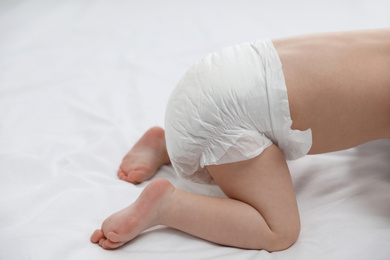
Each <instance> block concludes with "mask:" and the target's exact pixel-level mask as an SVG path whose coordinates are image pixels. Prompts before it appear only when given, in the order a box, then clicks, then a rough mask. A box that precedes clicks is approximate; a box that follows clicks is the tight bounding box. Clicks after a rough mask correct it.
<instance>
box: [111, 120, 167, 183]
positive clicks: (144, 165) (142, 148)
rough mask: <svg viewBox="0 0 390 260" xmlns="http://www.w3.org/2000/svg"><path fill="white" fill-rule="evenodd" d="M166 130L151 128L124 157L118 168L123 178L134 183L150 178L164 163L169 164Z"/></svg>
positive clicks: (120, 176)
mask: <svg viewBox="0 0 390 260" xmlns="http://www.w3.org/2000/svg"><path fill="white" fill-rule="evenodd" d="M169 163H170V160H169V157H168V153H167V149H166V146H165V136H164V130H163V129H162V128H160V127H153V128H151V129H149V130H148V131H147V132H146V133H145V134H144V135H143V136H142V138H141V139H140V140H139V141H138V142H137V143H136V144H135V145H134V146H133V148H131V150H130V151H129V152H128V153H127V154H126V156H125V157H124V158H123V161H122V163H121V165H120V167H119V170H118V177H119V178H120V179H121V180H124V181H128V182H131V183H134V184H137V183H141V182H143V181H146V180H149V179H150V178H152V177H153V176H154V174H155V173H156V172H157V170H158V169H159V168H160V167H161V166H162V165H164V164H169Z"/></svg>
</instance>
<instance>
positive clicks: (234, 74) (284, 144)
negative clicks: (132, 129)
mask: <svg viewBox="0 0 390 260" xmlns="http://www.w3.org/2000/svg"><path fill="white" fill-rule="evenodd" d="M165 122H166V123H165V137H166V142H167V150H168V154H169V157H170V159H171V163H172V165H173V167H174V168H175V170H176V172H177V173H179V174H180V175H182V176H183V177H186V178H189V179H191V180H194V181H199V182H212V178H211V176H210V175H209V174H208V173H207V169H206V168H205V166H206V165H216V164H225V163H231V162H237V161H243V160H248V159H251V158H253V157H256V156H258V155H259V154H260V153H261V152H262V151H263V150H264V149H266V148H267V147H269V146H270V145H271V144H272V143H274V144H276V145H277V146H278V147H279V149H281V151H282V152H283V154H284V156H285V158H286V159H287V160H293V159H297V158H300V157H302V156H304V155H306V154H307V153H308V152H309V150H310V147H311V143H312V140H311V131H310V129H308V130H306V131H299V130H292V129H291V124H292V121H291V117H290V110H289V103H288V98H287V89H286V85H285V80H284V76H283V71H282V64H281V62H280V59H279V56H278V54H277V52H276V50H275V48H274V46H273V44H272V41H271V40H262V41H257V42H253V43H244V44H240V45H237V46H233V47H228V48H225V49H222V50H220V51H218V52H216V53H212V54H209V55H207V56H206V57H204V58H203V59H202V60H201V61H200V62H199V63H197V64H195V65H194V66H192V67H191V68H190V69H189V70H188V72H187V73H186V74H185V75H184V76H183V78H182V79H181V80H180V82H179V83H178V85H177V87H176V89H175V90H174V91H173V93H172V95H171V99H170V101H169V103H168V107H167V110H166V118H165Z"/></svg>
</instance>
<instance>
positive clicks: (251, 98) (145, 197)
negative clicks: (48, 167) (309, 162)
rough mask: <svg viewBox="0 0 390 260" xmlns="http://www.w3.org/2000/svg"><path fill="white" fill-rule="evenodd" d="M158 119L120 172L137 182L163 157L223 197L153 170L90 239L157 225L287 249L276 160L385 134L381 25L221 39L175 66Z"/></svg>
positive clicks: (290, 227)
mask: <svg viewBox="0 0 390 260" xmlns="http://www.w3.org/2000/svg"><path fill="white" fill-rule="evenodd" d="M282 66H283V70H282ZM165 122H166V123H165V130H166V131H165V132H164V130H163V129H162V128H159V127H153V128H151V129H150V130H148V131H147V132H146V133H145V134H144V136H143V137H142V138H141V139H140V140H139V141H138V142H137V143H136V144H135V145H134V147H133V148H132V149H131V150H130V151H129V153H128V154H127V155H126V156H125V157H124V159H123V162H122V164H121V165H120V169H119V170H118V176H119V178H120V179H121V180H124V181H127V182H130V183H134V184H137V183H141V182H144V181H146V180H149V179H150V178H152V177H153V176H154V175H155V173H156V172H157V171H158V169H159V168H160V167H161V166H162V165H167V164H172V165H173V167H174V169H175V171H176V172H177V173H179V174H180V175H182V176H183V177H186V178H189V179H191V180H194V181H198V182H206V183H215V184H217V185H218V186H219V187H220V188H221V189H222V191H223V192H224V193H225V194H226V195H227V198H217V197H209V196H203V195H198V194H192V193H188V192H186V191H183V190H180V189H176V188H175V187H173V186H172V184H171V183H170V182H169V181H167V180H164V179H155V180H153V181H152V182H150V183H149V184H148V186H146V188H145V189H144V190H143V192H142V193H141V195H140V197H139V198H138V199H137V200H136V201H135V202H134V203H133V204H132V205H130V206H128V207H127V208H125V209H123V210H121V211H119V212H117V213H115V214H113V215H112V216H110V217H109V218H107V219H106V220H105V221H104V223H103V224H102V227H101V229H98V230H96V231H95V232H94V233H93V234H92V236H91V241H92V242H93V243H98V244H99V245H100V246H101V247H103V248H104V249H114V248H117V247H120V246H122V245H123V244H125V243H126V242H128V241H130V240H132V239H133V238H135V237H136V236H137V235H139V234H140V233H141V232H143V231H144V230H146V229H148V228H150V227H153V226H155V225H166V226H169V227H172V228H175V229H178V230H182V231H184V232H186V233H189V234H192V235H194V236H197V237H200V238H202V239H205V240H208V241H212V242H215V243H218V244H222V245H226V246H233V247H239V248H247V249H264V250H267V251H278V250H283V249H286V248H288V247H290V246H291V245H292V244H293V243H294V242H295V241H296V240H297V238H298V236H299V232H300V219H299V213H298V208H297V202H296V198H295V194H294V188H293V185H292V181H291V176H290V173H289V169H288V167H287V163H286V159H287V160H291V159H297V158H300V157H302V156H304V155H306V154H319V153H326V152H331V151H337V150H343V149H347V148H350V147H354V146H357V145H359V144H362V143H364V142H368V141H371V140H375V139H381V138H390V29H381V30H368V31H353V32H338V33H327V34H318V35H308V36H299V37H291V38H285V39H275V40H272V41H271V40H262V41H256V42H253V43H244V44H241V45H237V46H233V47H229V48H225V49H222V50H221V51H219V52H216V53H213V54H210V55H208V56H206V57H204V58H203V59H202V60H201V61H200V62H199V63H197V64H195V65H194V66H193V67H191V68H190V69H189V70H188V72H187V73H186V74H185V75H184V76H183V78H182V79H181V80H180V82H179V83H178V86H177V87H176V88H175V90H174V91H173V93H172V96H171V98H170V100H169V103H168V107H167V111H166V120H165Z"/></svg>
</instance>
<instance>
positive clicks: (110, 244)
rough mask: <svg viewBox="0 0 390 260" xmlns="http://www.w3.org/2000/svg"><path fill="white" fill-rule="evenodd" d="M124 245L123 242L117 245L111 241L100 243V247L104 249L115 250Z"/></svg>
mask: <svg viewBox="0 0 390 260" xmlns="http://www.w3.org/2000/svg"><path fill="white" fill-rule="evenodd" d="M123 244H124V243H123V242H118V243H115V242H112V241H111V240H109V239H102V240H101V241H99V245H100V246H101V247H102V248H104V249H115V248H118V247H120V246H122V245H123Z"/></svg>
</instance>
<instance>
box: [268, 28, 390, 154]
mask: <svg viewBox="0 0 390 260" xmlns="http://www.w3.org/2000/svg"><path fill="white" fill-rule="evenodd" d="M273 43H274V45H275V48H276V50H277V51H278V54H279V56H280V59H281V61H282V64H283V72H284V76H285V80H286V84H287V91H288V96H289V104H290V112H291V117H292V119H293V126H292V128H293V129H299V130H305V129H307V128H311V129H312V133H313V146H312V148H311V150H310V153H311V154H314V153H323V152H330V151H335V150H342V149H347V148H350V147H354V146H356V145H359V144H361V143H364V142H367V141H370V140H374V139H380V138H390V29H383V30H370V31H357V32H341V33H329V34H319V35H308V36H300V37H294V38H286V39H277V40H273Z"/></svg>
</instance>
